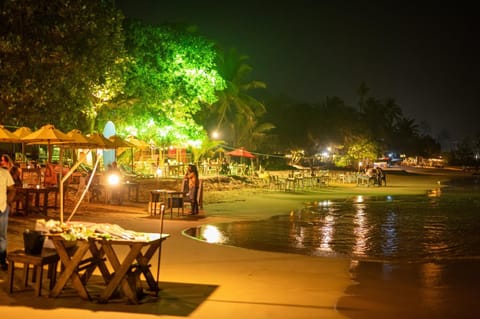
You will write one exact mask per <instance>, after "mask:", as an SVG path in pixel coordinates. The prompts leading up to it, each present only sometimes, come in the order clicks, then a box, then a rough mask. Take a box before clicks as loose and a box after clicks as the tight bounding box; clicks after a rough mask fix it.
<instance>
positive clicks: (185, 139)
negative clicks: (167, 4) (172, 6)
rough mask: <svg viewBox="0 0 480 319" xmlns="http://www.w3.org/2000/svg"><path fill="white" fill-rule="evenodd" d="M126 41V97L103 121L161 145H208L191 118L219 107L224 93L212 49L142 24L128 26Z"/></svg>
mask: <svg viewBox="0 0 480 319" xmlns="http://www.w3.org/2000/svg"><path fill="white" fill-rule="evenodd" d="M126 39H127V42H126V43H127V44H126V45H127V49H128V54H129V57H130V59H131V64H130V65H129V68H128V71H127V80H126V87H125V94H124V95H123V96H121V97H120V98H119V99H118V100H117V103H115V105H114V106H113V107H110V108H106V109H104V112H103V114H102V116H101V120H100V121H101V122H102V121H103V122H104V121H106V120H109V119H110V120H114V121H115V122H116V124H117V126H118V127H119V128H120V130H123V131H125V132H127V131H128V132H130V133H133V134H136V135H138V136H139V137H141V138H143V139H152V140H154V141H155V142H157V143H158V144H160V145H169V144H171V143H175V144H177V145H182V144H183V145H186V144H188V143H189V141H193V140H197V141H198V140H203V139H205V138H206V133H205V131H204V130H203V128H202V127H201V126H199V125H198V124H196V122H195V121H194V120H193V117H192V116H193V114H195V113H196V112H198V111H199V110H200V108H201V106H202V105H203V104H211V103H214V102H215V101H216V95H215V91H217V90H222V89H223V88H224V81H223V79H222V78H221V77H220V75H219V74H218V72H217V71H216V69H215V57H216V53H215V50H214V45H213V43H212V42H210V41H207V40H206V39H204V38H202V37H200V36H198V35H195V34H192V33H188V32H186V31H183V30H178V29H174V28H172V27H169V26H149V25H144V24H141V23H139V22H134V23H130V24H128V26H127V27H126ZM132 115H133V116H132ZM134 131H136V132H134Z"/></svg>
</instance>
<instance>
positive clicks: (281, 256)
mask: <svg viewBox="0 0 480 319" xmlns="http://www.w3.org/2000/svg"><path fill="white" fill-rule="evenodd" d="M387 174H388V172H387ZM388 175H390V176H389V177H390V178H388ZM388 175H387V178H388V180H387V182H388V184H387V185H388V186H387V187H366V186H355V185H345V184H338V185H337V184H335V183H333V184H332V185H330V186H326V187H322V188H320V189H318V190H315V191H308V192H307V191H305V192H297V193H289V192H278V191H269V190H265V189H261V190H258V189H251V188H248V189H246V190H230V191H212V192H210V193H205V198H204V199H205V203H204V205H205V207H204V210H203V211H202V212H201V218H198V219H192V218H174V219H169V216H167V217H166V219H165V225H164V231H165V232H166V233H169V234H171V237H170V238H169V239H168V240H167V241H166V242H165V243H164V245H163V248H162V255H161V267H160V269H161V273H160V287H161V288H162V291H161V293H160V299H159V300H156V301H154V302H146V303H144V304H141V305H135V306H134V305H125V304H123V303H114V302H112V303H109V304H106V305H99V304H97V303H95V302H91V301H84V300H81V299H80V298H79V297H78V296H75V295H73V298H69V297H65V296H62V295H61V296H60V297H59V298H57V299H52V298H47V297H39V298H32V297H31V296H32V292H31V291H25V292H18V293H14V294H13V295H8V294H7V293H6V287H5V286H6V284H3V289H2V290H1V291H0V300H2V301H1V302H0V309H2V313H4V314H5V318H14V317H18V315H19V314H22V315H23V316H27V315H28V316H36V317H37V318H38V319H40V318H51V317H52V314H54V316H55V317H57V316H68V317H69V318H70V319H74V318H79V319H80V318H82V319H83V318H85V317H89V318H102V319H103V318H112V319H113V318H116V319H121V318H143V319H147V318H152V319H153V318H157V317H158V315H161V316H162V318H178V317H179V316H180V317H188V318H209V319H210V318H225V317H229V316H230V317H234V318H240V317H250V318H252V319H255V318H262V319H263V318H271V317H280V318H287V319H288V318H295V319H298V318H347V316H346V315H345V314H344V313H342V311H341V310H340V311H339V309H337V307H338V302H340V301H342V300H343V301H344V300H345V299H344V298H345V296H346V292H347V289H349V288H350V287H352V285H353V284H354V283H353V282H352V278H351V274H350V268H351V260H350V259H348V258H337V257H335V258H319V257H312V256H302V255H294V254H287V253H276V252H265V251H257V250H250V249H244V248H238V247H231V246H222V245H217V244H208V243H205V242H202V241H199V240H192V239H191V238H190V237H187V236H184V235H183V234H182V231H183V230H184V229H186V228H190V227H195V226H198V225H201V224H206V223H218V222H227V221H234V220H244V219H264V218H268V217H270V216H273V215H278V214H284V213H287V212H289V211H290V210H292V209H296V208H297V207H299V206H301V205H302V203H304V202H308V201H315V200H326V199H331V200H335V199H341V198H346V197H353V196H358V195H363V196H386V195H395V196H398V195H420V194H426V193H427V192H428V191H430V190H433V189H436V188H439V187H444V186H445V185H446V182H447V181H448V180H449V179H450V178H452V177H454V176H455V175H397V174H388ZM438 182H440V183H438ZM35 217H39V216H32V218H31V216H28V218H24V217H11V220H12V228H10V227H9V249H14V248H15V247H17V248H20V247H22V246H23V242H22V241H21V240H20V238H21V237H20V236H19V234H21V231H23V229H24V228H22V227H25V226H27V225H28V223H29V222H33V221H34V218H35ZM73 220H81V221H94V222H109V223H116V224H118V225H120V226H122V227H124V228H126V229H132V230H137V231H144V232H158V230H159V220H158V217H151V216H149V214H148V213H147V211H146V204H141V205H135V206H126V205H124V206H121V207H119V206H112V205H101V204H86V205H83V204H82V206H81V207H80V209H79V212H78V213H77V215H76V216H75V217H74V219H73ZM17 222H18V224H17V225H15V226H13V224H14V223H17ZM21 222H23V224H22V223H21ZM15 229H16V232H17V234H15V233H14V232H15ZM155 268H156V265H152V271H153V272H154V273H155V272H156V270H155ZM3 274H4V273H2V276H3ZM52 311H53V313H52Z"/></svg>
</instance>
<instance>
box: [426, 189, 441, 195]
mask: <svg viewBox="0 0 480 319" xmlns="http://www.w3.org/2000/svg"><path fill="white" fill-rule="evenodd" d="M440 195H442V189H441V188H435V189H432V190H431V191H429V192H428V197H440Z"/></svg>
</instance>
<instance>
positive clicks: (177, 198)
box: [150, 189, 184, 218]
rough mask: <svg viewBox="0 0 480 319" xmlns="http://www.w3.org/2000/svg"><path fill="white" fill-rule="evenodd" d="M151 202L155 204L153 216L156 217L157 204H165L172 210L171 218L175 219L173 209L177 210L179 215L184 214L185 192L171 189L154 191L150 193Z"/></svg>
mask: <svg viewBox="0 0 480 319" xmlns="http://www.w3.org/2000/svg"><path fill="white" fill-rule="evenodd" d="M150 195H151V196H150V201H151V202H153V205H154V208H153V215H156V203H163V204H164V205H165V207H166V208H167V209H170V218H173V209H174V208H177V215H178V216H180V211H181V212H182V215H183V213H184V206H183V196H184V194H183V192H181V191H176V190H171V189H154V190H152V191H150Z"/></svg>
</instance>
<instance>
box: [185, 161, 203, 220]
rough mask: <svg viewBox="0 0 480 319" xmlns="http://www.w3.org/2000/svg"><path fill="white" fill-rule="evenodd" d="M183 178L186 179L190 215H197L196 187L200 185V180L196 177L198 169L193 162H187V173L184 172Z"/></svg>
mask: <svg viewBox="0 0 480 319" xmlns="http://www.w3.org/2000/svg"><path fill="white" fill-rule="evenodd" d="M185 178H186V179H188V195H189V198H190V203H191V205H192V212H191V214H192V215H198V201H197V194H198V187H199V185H200V181H199V179H198V170H197V167H196V166H195V165H193V164H189V165H188V167H187V174H185Z"/></svg>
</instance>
